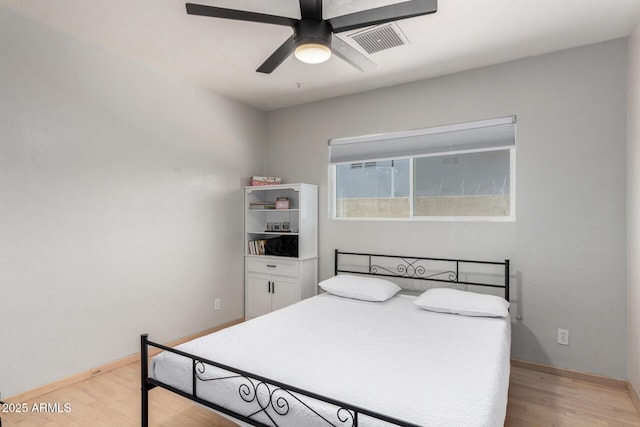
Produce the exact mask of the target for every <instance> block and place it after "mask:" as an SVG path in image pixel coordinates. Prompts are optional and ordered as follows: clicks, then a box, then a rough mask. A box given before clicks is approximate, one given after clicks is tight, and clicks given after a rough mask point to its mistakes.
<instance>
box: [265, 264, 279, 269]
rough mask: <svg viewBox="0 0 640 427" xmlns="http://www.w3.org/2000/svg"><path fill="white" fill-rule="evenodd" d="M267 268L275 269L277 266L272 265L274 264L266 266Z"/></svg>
mask: <svg viewBox="0 0 640 427" xmlns="http://www.w3.org/2000/svg"><path fill="white" fill-rule="evenodd" d="M267 267H269V268H276V267H277V265H274V264H267Z"/></svg>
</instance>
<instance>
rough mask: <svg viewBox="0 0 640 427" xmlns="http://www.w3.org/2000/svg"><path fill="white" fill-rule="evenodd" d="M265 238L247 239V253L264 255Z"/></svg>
mask: <svg viewBox="0 0 640 427" xmlns="http://www.w3.org/2000/svg"><path fill="white" fill-rule="evenodd" d="M266 246H267V239H259V240H249V255H264V254H265V253H266V250H265V249H266Z"/></svg>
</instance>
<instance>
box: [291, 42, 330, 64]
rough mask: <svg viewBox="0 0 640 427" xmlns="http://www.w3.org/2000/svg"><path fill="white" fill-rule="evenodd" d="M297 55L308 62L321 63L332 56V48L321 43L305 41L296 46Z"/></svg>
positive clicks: (299, 58) (300, 59)
mask: <svg viewBox="0 0 640 427" xmlns="http://www.w3.org/2000/svg"><path fill="white" fill-rule="evenodd" d="M295 55H296V58H298V60H299V61H302V62H305V63H307V64H321V63H323V62H326V61H328V60H329V58H331V49H330V48H329V46H327V45H324V44H320V43H303V44H300V45H298V46H296V50H295Z"/></svg>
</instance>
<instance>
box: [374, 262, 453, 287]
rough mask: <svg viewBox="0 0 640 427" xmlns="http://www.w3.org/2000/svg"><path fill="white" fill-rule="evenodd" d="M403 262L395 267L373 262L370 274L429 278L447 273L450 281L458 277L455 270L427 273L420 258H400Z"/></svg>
mask: <svg viewBox="0 0 640 427" xmlns="http://www.w3.org/2000/svg"><path fill="white" fill-rule="evenodd" d="M399 259H400V260H401V261H402V262H401V263H400V264H398V265H397V266H396V267H395V269H393V268H389V267H385V266H383V265H378V264H372V265H371V266H370V267H369V273H370V274H380V273H382V272H385V273H387V274H388V275H391V276H394V277H401V278H407V279H429V278H435V277H439V276H444V275H447V278H448V280H449V281H450V282H455V281H456V280H457V279H458V275H457V274H456V272H455V271H453V270H445V271H440V272H438V273H431V274H427V269H426V267H425V266H423V265H420V264H418V262H419V261H421V260H420V259H419V258H413V259H411V258H399Z"/></svg>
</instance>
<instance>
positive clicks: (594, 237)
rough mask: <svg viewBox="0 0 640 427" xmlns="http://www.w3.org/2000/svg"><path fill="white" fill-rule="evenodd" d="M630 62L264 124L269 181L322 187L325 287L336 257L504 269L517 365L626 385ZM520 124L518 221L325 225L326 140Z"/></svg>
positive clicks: (434, 82)
mask: <svg viewBox="0 0 640 427" xmlns="http://www.w3.org/2000/svg"><path fill="white" fill-rule="evenodd" d="M626 55H627V43H626V40H617V41H612V42H607V43H603V44H597V45H593V46H586V47H582V48H577V49H572V50H567V51H563V52H558V53H554V54H549V55H545V56H540V57H535V58H529V59H524V60H520V61H516V62H512V63H507V64H502V65H497V66H492V67H487V68H482V69H477V70H472V71H468V72H463V73H459V74H455V75H449V76H445V77H441V78H436V79H431V80H425V81H420V82H416V83H411V84H406V85H401V86H396V87H391V88H386V89H381V90H376V91H371V92H367V93H361V94H357V95H351V96H346V97H342V98H337V99H332V100H327V101H323V102H317V103H313V104H307V105H303V106H298V107H292V108H288V109H282V110H277V111H273V112H270V113H269V114H268V116H267V127H268V139H267V173H268V174H273V175H278V176H282V177H283V178H284V179H285V180H286V181H287V182H297V181H302V182H309V183H313V184H319V185H320V214H321V216H320V218H321V219H320V236H321V237H320V256H321V259H320V277H321V278H327V277H329V276H330V275H331V274H332V265H331V263H332V260H333V258H332V256H331V251H332V250H333V249H334V248H340V249H343V250H356V251H372V252H380V253H400V254H417V255H425V256H444V257H461V258H479V259H489V260H493V259H498V260H500V259H504V258H510V259H511V260H512V261H513V267H514V277H513V285H514V292H513V296H514V298H513V308H512V317H513V346H512V355H513V357H514V358H518V359H525V360H529V361H534V362H540V363H545V364H550V365H555V366H559V367H565V368H571V369H576V370H580V371H585V372H592V373H596V374H602V375H607V376H611V377H618V378H626V377H627V314H626V313H627V307H626V292H627V289H626V237H625V230H626V220H625V199H626V196H625V194H626V188H625V179H626V172H625V169H626V168H625V150H626V90H627V84H626V81H627V64H626ZM512 114H515V115H517V117H518V123H517V174H516V175H517V182H516V192H517V200H516V216H517V220H516V222H513V223H488V222H484V223H483V222H473V223H465V222H396V221H393V222H388V221H387V222H383V221H345V220H342V221H340V220H330V219H328V212H329V205H328V191H327V187H328V177H327V172H328V167H327V161H326V159H327V156H328V153H327V140H328V139H329V138H339V137H349V136H356V135H364V134H372V133H378V132H390V131H400V130H406V129H414V128H421V127H428V126H438V125H444V124H450V123H458V122H465V121H473V120H480V119H487V118H494V117H501V116H508V115H512ZM516 315H520V316H522V319H521V320H516V319H515V316H516ZM557 328H566V329H569V330H570V339H571V345H570V346H568V347H566V346H560V345H558V344H556V330H557Z"/></svg>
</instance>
